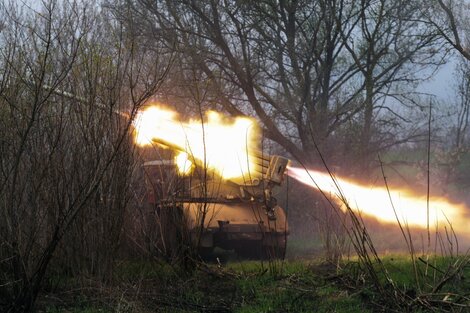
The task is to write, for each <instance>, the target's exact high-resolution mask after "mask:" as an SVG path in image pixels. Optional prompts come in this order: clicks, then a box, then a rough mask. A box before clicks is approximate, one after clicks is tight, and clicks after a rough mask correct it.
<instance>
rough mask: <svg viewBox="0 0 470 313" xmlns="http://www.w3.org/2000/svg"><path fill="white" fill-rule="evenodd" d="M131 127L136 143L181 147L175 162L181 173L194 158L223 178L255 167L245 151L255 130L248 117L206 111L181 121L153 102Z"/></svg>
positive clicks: (174, 113) (253, 142)
mask: <svg viewBox="0 0 470 313" xmlns="http://www.w3.org/2000/svg"><path fill="white" fill-rule="evenodd" d="M134 127H135V135H136V136H135V141H136V143H137V144H138V145H141V146H146V145H152V144H162V145H164V146H165V145H166V146H169V147H171V148H175V149H176V150H180V154H179V155H178V156H177V157H176V159H175V162H176V164H177V166H178V168H179V171H180V172H181V173H188V172H189V171H190V169H191V167H192V162H191V161H193V160H194V159H196V160H197V161H198V162H199V163H200V164H206V166H207V167H208V168H212V169H214V170H215V171H216V172H217V173H218V174H220V175H221V176H222V177H223V178H224V179H233V178H239V177H247V176H248V173H249V172H250V173H249V174H250V175H252V174H254V171H256V170H257V169H258V168H257V165H256V163H255V162H254V160H253V157H251V156H250V155H249V153H248V152H249V150H250V149H251V148H252V147H254V146H255V143H256V141H255V138H256V135H257V133H258V131H257V126H256V123H255V122H254V121H253V120H252V119H250V118H246V117H237V118H230V119H229V118H226V117H224V116H223V115H222V114H219V113H217V112H214V111H209V112H208V113H207V114H206V116H205V119H204V121H201V120H197V119H194V120H189V121H182V120H181V119H180V118H179V116H178V114H177V113H176V112H174V111H170V110H169V109H164V108H162V107H159V106H157V105H152V106H149V107H148V108H147V109H145V110H144V111H141V112H140V113H139V114H138V115H137V116H136V119H135V120H134Z"/></svg>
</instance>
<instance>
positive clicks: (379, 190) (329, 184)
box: [288, 167, 470, 235]
mask: <svg viewBox="0 0 470 313" xmlns="http://www.w3.org/2000/svg"><path fill="white" fill-rule="evenodd" d="M288 174H289V176H291V177H292V178H294V179H296V180H298V181H299V182H301V183H303V184H305V185H307V186H310V187H312V188H315V189H320V190H321V191H323V192H324V193H325V194H327V195H328V194H330V195H332V196H333V197H332V198H334V199H335V200H338V203H339V204H340V206H341V209H342V210H343V211H345V210H346V206H345V204H344V201H343V199H344V200H345V201H346V203H347V204H348V205H349V207H350V208H351V209H352V210H353V211H354V212H356V213H359V214H361V215H362V216H368V217H374V218H376V219H377V220H379V221H380V222H383V223H397V219H398V220H399V221H400V223H402V224H403V225H408V226H410V227H413V226H415V227H420V228H426V227H427V200H426V196H425V195H416V194H414V193H413V192H411V191H408V190H404V189H401V190H399V189H392V188H390V189H389V191H387V188H386V187H385V186H384V187H377V186H366V185H361V184H359V183H356V182H354V181H352V180H349V179H343V178H339V177H335V180H336V181H337V185H335V183H334V181H333V179H332V178H331V176H330V175H329V174H328V173H324V172H320V171H314V170H306V169H304V168H297V167H289V168H288ZM337 186H338V187H339V188H340V190H338V187H337ZM392 203H393V205H392ZM466 212H467V208H466V207H465V205H463V204H455V203H451V202H449V201H448V200H447V199H444V198H440V197H431V198H430V199H429V226H430V227H431V229H433V230H434V229H435V227H443V226H446V225H447V226H448V225H449V223H450V224H451V225H452V227H453V229H454V230H455V231H456V233H457V234H464V233H466V234H467V235H469V234H470V231H469V228H470V227H469V225H470V219H468V217H467V216H466V215H465V214H466Z"/></svg>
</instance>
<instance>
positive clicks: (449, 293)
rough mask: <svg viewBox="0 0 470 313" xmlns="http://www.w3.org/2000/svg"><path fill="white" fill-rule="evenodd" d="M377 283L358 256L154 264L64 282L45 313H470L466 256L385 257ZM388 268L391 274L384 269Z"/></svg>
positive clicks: (45, 302)
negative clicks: (105, 277)
mask: <svg viewBox="0 0 470 313" xmlns="http://www.w3.org/2000/svg"><path fill="white" fill-rule="evenodd" d="M380 260H381V261H380V262H377V263H376V262H372V263H371V264H372V265H373V267H374V272H375V274H376V275H377V276H376V277H372V276H373V275H370V272H369V271H368V269H364V268H363V265H364V263H363V262H360V260H359V259H358V258H348V259H343V260H341V261H339V262H338V263H336V264H332V263H330V262H326V261H324V260H321V259H320V258H316V259H310V260H307V259H303V260H292V261H271V262H267V261H232V260H228V261H227V262H226V263H225V264H221V263H218V262H217V260H212V261H211V262H209V263H203V262H201V263H198V264H197V265H196V267H195V268H194V269H193V271H190V272H187V271H185V272H182V271H180V270H178V268H177V267H172V266H170V265H168V264H164V263H159V262H156V261H155V262H150V261H137V260H135V261H132V262H130V261H126V262H118V263H117V264H116V271H115V272H116V275H115V277H114V279H113V280H112V281H110V282H107V283H103V282H100V283H98V282H96V281H94V280H93V279H91V278H90V279H88V280H84V279H83V278H82V280H81V281H75V280H73V279H68V278H66V277H56V278H54V279H50V280H49V281H48V283H47V285H48V286H47V288H46V290H47V292H46V293H43V294H42V295H41V297H40V299H39V301H38V309H39V312H47V313H59V312H73V313H92V312H240V313H241V312H244V313H245V312H351V313H352V312H406V311H408V312H428V311H429V312H431V311H439V312H441V311H451V312H465V310H466V308H465V307H464V306H465V305H467V304H468V303H469V301H468V298H467V296H468V292H469V290H470V280H468V277H469V275H470V268H469V267H468V266H467V264H466V263H465V262H466V261H467V260H466V258H463V257H461V258H460V257H459V258H452V257H435V256H430V257H425V256H423V257H420V258H416V259H415V262H414V261H413V260H412V259H411V258H410V257H409V256H407V255H384V256H381V258H380ZM384 268H385V269H386V270H385V271H383V269H384Z"/></svg>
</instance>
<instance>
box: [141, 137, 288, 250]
mask: <svg viewBox="0 0 470 313" xmlns="http://www.w3.org/2000/svg"><path fill="white" fill-rule="evenodd" d="M157 143H158V144H159V145H163V146H166V147H169V148H170V149H172V150H173V151H174V152H178V150H179V148H178V147H176V146H173V145H172V144H171V143H167V142H163V141H157ZM250 155H252V156H253V157H254V159H255V160H256V162H257V165H258V168H259V170H258V171H253V172H250V173H249V174H247V175H246V177H242V178H237V179H223V178H221V177H220V176H219V175H217V173H215V172H214V171H211V170H210V169H208V168H207V167H205V166H204V164H203V162H202V161H198V160H192V161H193V162H191V166H193V169H192V171H191V172H190V173H186V174H185V173H181V170H179V169H178V166H177V162H176V161H175V158H174V157H170V158H169V159H166V160H156V161H148V162H145V163H144V164H143V170H144V174H145V177H146V179H145V180H146V186H147V201H148V203H149V204H150V205H152V207H153V208H154V209H155V210H156V214H157V219H158V223H157V224H158V227H159V233H160V235H161V237H162V241H161V242H160V245H162V246H163V247H164V248H165V249H166V250H167V251H168V250H170V251H171V250H175V249H178V246H179V245H181V244H182V242H184V239H185V238H186V239H189V241H190V242H191V244H192V245H193V246H195V247H197V249H198V250H197V251H199V254H200V255H203V256H207V255H210V254H211V253H212V251H213V249H214V248H215V247H219V248H221V249H225V250H234V251H235V252H236V253H237V254H238V255H240V256H242V257H248V258H284V256H285V251H286V243H287V236H288V234H289V229H288V224H287V217H286V212H285V211H284V209H283V208H281V207H280V206H279V205H278V204H277V201H276V198H275V197H274V196H273V190H274V189H275V188H277V187H279V186H280V185H281V184H282V182H283V179H284V174H285V170H286V167H287V165H288V163H289V160H288V159H286V158H284V157H281V156H277V155H274V156H267V155H264V154H263V153H261V152H254V153H253V152H252V153H250ZM182 226H184V227H182Z"/></svg>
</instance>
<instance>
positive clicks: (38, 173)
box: [0, 1, 167, 311]
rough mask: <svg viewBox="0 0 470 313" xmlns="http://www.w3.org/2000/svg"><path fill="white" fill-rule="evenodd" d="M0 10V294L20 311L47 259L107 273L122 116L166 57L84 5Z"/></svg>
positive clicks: (123, 177) (127, 168)
mask: <svg viewBox="0 0 470 313" xmlns="http://www.w3.org/2000/svg"><path fill="white" fill-rule="evenodd" d="M1 10H2V14H3V16H4V17H5V20H6V21H7V23H5V25H6V26H5V29H3V30H2V33H1V38H0V41H2V43H5V49H4V50H2V54H1V55H0V63H1V64H2V68H3V70H2V73H1V76H0V86H1V87H0V115H1V117H2V118H1V121H0V133H1V134H2V135H1V137H0V151H1V152H0V155H1V156H0V216H1V218H0V275H1V276H0V295H1V297H0V299H2V300H1V302H0V305H1V306H2V308H3V309H4V310H6V311H28V310H31V308H32V307H33V305H34V302H35V299H36V297H37V294H38V292H39V290H40V288H41V284H42V282H43V279H44V277H45V276H46V273H47V271H48V268H49V265H50V264H55V265H57V266H60V267H59V271H62V270H64V271H66V272H72V273H73V272H77V271H86V272H89V273H90V274H98V275H100V276H101V277H103V278H105V279H106V278H109V277H110V270H111V269H112V261H113V259H112V257H113V256H114V252H115V251H116V246H117V244H118V243H119V238H120V236H121V226H122V218H123V211H124V209H125V207H126V204H127V202H128V197H129V196H128V178H129V175H130V172H131V169H132V165H133V159H132V145H131V141H130V134H131V120H132V117H133V116H134V114H135V112H136V110H137V109H138V108H139V106H140V105H141V104H142V103H143V102H144V101H145V100H146V99H147V98H148V97H149V96H150V95H152V94H154V93H155V91H156V89H157V88H158V86H159V84H160V83H161V80H162V78H163V76H164V74H165V73H166V70H167V68H166V67H165V66H166V65H167V63H164V62H162V63H159V60H162V58H159V57H158V55H156V54H152V55H150V53H149V51H146V50H145V49H137V48H138V45H137V41H136V40H134V38H133V37H132V36H128V35H131V34H129V32H128V31H127V30H125V29H124V28H123V27H122V26H121V25H119V23H114V22H113V21H112V20H103V19H101V17H100V15H101V16H103V15H104V14H106V12H98V11H97V9H96V7H94V6H93V5H91V4H90V5H88V4H87V3H82V2H79V1H60V2H59V1H46V2H44V3H42V6H41V7H40V8H39V9H38V10H39V11H37V12H36V11H33V10H32V9H30V8H25V7H21V6H19V5H16V4H11V5H7V4H2V6H1Z"/></svg>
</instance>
